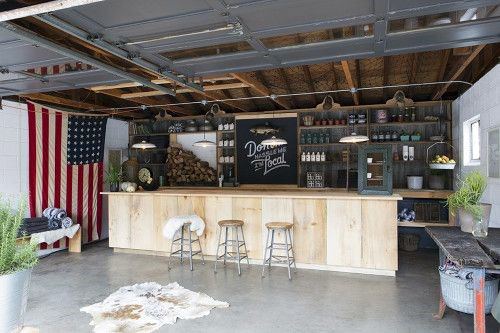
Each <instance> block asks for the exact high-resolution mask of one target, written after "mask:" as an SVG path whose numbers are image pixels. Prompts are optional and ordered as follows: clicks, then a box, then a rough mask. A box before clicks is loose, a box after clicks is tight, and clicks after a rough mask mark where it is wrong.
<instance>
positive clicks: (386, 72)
mask: <svg viewBox="0 0 500 333" xmlns="http://www.w3.org/2000/svg"><path fill="white" fill-rule="evenodd" d="M390 66H391V56H385V57H384V64H383V67H382V72H383V85H384V86H387V85H389V69H390ZM387 90H388V89H387V88H384V89H383V98H384V102H385V101H387V99H388V98H389V93H388V91H387Z"/></svg>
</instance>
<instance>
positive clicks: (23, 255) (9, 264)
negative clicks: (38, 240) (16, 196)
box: [0, 198, 38, 275]
mask: <svg viewBox="0 0 500 333" xmlns="http://www.w3.org/2000/svg"><path fill="white" fill-rule="evenodd" d="M25 212H26V201H25V200H22V201H21V202H20V203H19V205H18V207H16V208H14V207H13V206H12V204H11V202H9V201H6V200H4V199H2V198H0V275H5V274H11V273H15V272H17V271H22V270H24V269H27V268H31V267H33V266H34V265H35V264H36V263H37V262H38V257H37V250H38V245H37V244H34V243H29V242H18V241H17V238H18V231H19V227H20V226H21V223H22V221H23V218H24V214H25Z"/></svg>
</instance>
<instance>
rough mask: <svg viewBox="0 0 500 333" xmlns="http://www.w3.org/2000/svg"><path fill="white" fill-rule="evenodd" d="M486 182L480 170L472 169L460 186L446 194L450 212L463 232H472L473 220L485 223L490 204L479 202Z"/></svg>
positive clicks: (487, 218)
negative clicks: (448, 194)
mask: <svg viewBox="0 0 500 333" xmlns="http://www.w3.org/2000/svg"><path fill="white" fill-rule="evenodd" d="M486 184H487V181H486V178H485V177H484V176H483V175H482V174H481V173H480V172H478V171H473V172H471V173H469V174H467V176H466V177H465V179H463V180H462V181H461V184H460V188H459V189H458V190H457V191H456V192H455V193H453V194H451V195H450V196H448V199H447V202H446V204H447V205H448V207H449V208H450V212H451V213H452V214H454V215H456V216H457V218H458V221H459V223H460V228H461V229H462V231H464V232H472V229H473V226H474V221H483V222H485V223H487V221H488V220H489V213H490V210H491V205H489V204H482V203H480V202H479V200H481V197H482V196H483V193H484V191H485V189H486ZM485 220H486V221H485Z"/></svg>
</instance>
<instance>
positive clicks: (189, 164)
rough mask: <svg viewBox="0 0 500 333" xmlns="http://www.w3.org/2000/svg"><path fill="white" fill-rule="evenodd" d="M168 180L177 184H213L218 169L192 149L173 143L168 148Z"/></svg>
mask: <svg viewBox="0 0 500 333" xmlns="http://www.w3.org/2000/svg"><path fill="white" fill-rule="evenodd" d="M166 164H167V180H168V182H169V183H170V186H175V185H211V186H213V185H214V184H215V183H216V181H217V171H216V170H215V169H214V168H212V167H210V166H209V164H208V162H206V161H202V160H200V159H199V158H198V157H196V155H195V154H193V152H192V151H189V150H185V149H183V148H181V147H176V146H173V145H171V146H170V147H168V148H167V162H166Z"/></svg>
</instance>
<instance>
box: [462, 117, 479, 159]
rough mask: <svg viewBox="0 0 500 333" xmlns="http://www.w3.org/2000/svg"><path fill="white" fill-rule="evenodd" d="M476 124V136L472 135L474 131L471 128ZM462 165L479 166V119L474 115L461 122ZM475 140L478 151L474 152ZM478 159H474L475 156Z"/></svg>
mask: <svg viewBox="0 0 500 333" xmlns="http://www.w3.org/2000/svg"><path fill="white" fill-rule="evenodd" d="M475 124H477V133H476V134H477V136H476V135H474V134H475V133H474V132H475V130H474V129H473V126H474V125H475ZM463 136H464V139H463V147H462V150H463V156H464V159H463V165H464V166H478V165H481V118H480V115H476V116H474V117H472V118H470V119H468V120H466V121H464V122H463ZM476 139H477V147H478V151H475V149H474V146H476V145H475V143H476V142H475V141H476ZM475 153H477V154H478V157H477V158H476V154H475Z"/></svg>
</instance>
